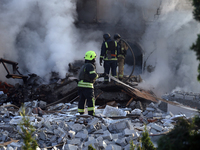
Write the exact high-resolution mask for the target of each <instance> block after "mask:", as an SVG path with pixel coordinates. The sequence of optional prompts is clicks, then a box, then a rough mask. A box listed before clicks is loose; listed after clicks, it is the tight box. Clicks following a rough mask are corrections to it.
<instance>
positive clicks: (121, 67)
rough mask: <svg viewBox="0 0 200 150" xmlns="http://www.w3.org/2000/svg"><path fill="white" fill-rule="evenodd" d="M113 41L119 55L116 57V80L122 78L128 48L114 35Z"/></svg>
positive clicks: (119, 37) (118, 36) (117, 35)
mask: <svg viewBox="0 0 200 150" xmlns="http://www.w3.org/2000/svg"><path fill="white" fill-rule="evenodd" d="M114 40H115V41H116V42H117V43H118V49H119V55H118V78H119V80H122V79H123V76H124V60H125V57H126V53H127V49H128V46H127V44H126V43H125V42H124V41H122V40H121V36H120V35H119V34H118V33H116V34H115V35H114Z"/></svg>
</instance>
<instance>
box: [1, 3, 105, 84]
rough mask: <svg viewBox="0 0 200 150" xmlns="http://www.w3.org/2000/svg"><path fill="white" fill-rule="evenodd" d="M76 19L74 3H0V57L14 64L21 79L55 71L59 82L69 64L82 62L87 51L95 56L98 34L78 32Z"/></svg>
mask: <svg viewBox="0 0 200 150" xmlns="http://www.w3.org/2000/svg"><path fill="white" fill-rule="evenodd" d="M76 19H77V13H76V1H69V0H43V1H40V0H29V1H26V0H20V1H19V0H10V1H1V3H0V20H1V22H0V45H1V51H0V56H1V57H2V58H4V59H8V60H12V61H15V62H18V63H19V65H18V66H19V71H20V72H21V73H22V74H23V75H27V74H28V73H35V74H37V75H39V76H41V77H42V78H45V77H48V74H49V73H50V72H52V71H55V72H59V75H60V77H61V78H63V77H65V75H66V73H67V72H68V64H69V63H70V62H73V61H74V60H83V58H84V54H85V52H86V51H88V50H93V51H95V52H97V53H99V52H98V51H99V43H98V42H97V40H96V39H100V37H99V36H101V37H102V33H101V31H91V30H87V31H80V29H78V28H76V27H75V24H74V22H75V21H76ZM91 36H92V37H93V38H91ZM0 69H1V76H0V79H1V80H5V81H6V79H5V75H6V72H5V69H4V68H3V67H2V66H1V67H0ZM8 82H11V80H9V81H8Z"/></svg>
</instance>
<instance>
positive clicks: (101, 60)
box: [99, 58, 103, 66]
mask: <svg viewBox="0 0 200 150" xmlns="http://www.w3.org/2000/svg"><path fill="white" fill-rule="evenodd" d="M102 62H103V58H100V60H99V63H100V66H102Z"/></svg>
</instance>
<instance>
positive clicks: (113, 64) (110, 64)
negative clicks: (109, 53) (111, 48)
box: [104, 60, 117, 82]
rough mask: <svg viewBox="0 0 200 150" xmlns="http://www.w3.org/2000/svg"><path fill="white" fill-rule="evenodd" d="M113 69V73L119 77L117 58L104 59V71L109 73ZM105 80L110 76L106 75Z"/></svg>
mask: <svg viewBox="0 0 200 150" xmlns="http://www.w3.org/2000/svg"><path fill="white" fill-rule="evenodd" d="M110 70H111V75H112V76H114V77H117V60H104V72H105V73H106V74H109V73H110ZM104 81H105V82H108V81H109V77H108V76H105V77H104Z"/></svg>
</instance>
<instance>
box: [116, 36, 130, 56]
mask: <svg viewBox="0 0 200 150" xmlns="http://www.w3.org/2000/svg"><path fill="white" fill-rule="evenodd" d="M118 49H119V55H118V57H122V58H125V57H126V53H127V49H128V46H127V44H126V43H125V42H124V41H122V40H120V41H119V42H118Z"/></svg>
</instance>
